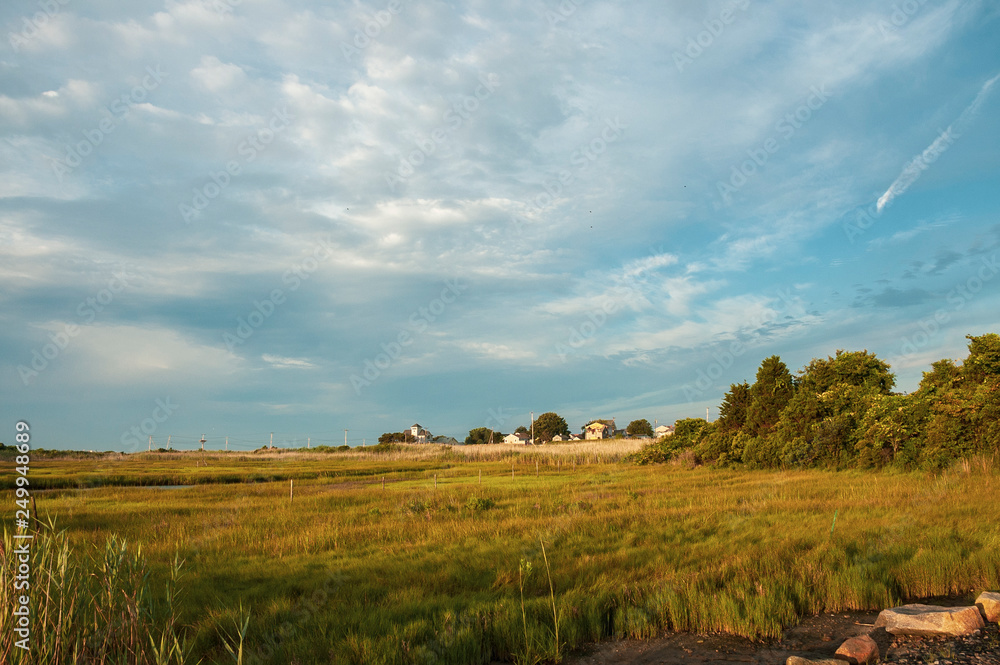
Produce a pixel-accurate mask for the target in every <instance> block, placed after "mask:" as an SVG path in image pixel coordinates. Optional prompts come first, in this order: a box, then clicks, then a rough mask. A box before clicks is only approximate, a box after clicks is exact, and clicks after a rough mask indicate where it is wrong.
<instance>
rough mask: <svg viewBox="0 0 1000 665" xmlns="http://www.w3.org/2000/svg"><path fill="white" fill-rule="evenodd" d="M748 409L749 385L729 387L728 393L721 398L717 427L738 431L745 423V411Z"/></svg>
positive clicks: (736, 384) (740, 384)
mask: <svg viewBox="0 0 1000 665" xmlns="http://www.w3.org/2000/svg"><path fill="white" fill-rule="evenodd" d="M749 408H750V384H748V383H747V382H746V381H744V382H743V383H734V384H732V385H730V386H729V392H727V393H726V395H725V397H723V398H722V404H720V405H719V420H718V423H719V427H720V428H721V429H722V430H726V431H733V430H738V429H740V428H741V427H743V425H745V424H746V422H747V410H748V409H749Z"/></svg>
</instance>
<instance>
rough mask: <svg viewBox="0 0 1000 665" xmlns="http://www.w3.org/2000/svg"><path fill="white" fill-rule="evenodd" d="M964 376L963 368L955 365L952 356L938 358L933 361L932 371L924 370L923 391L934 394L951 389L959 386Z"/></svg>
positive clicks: (921, 384)
mask: <svg viewBox="0 0 1000 665" xmlns="http://www.w3.org/2000/svg"><path fill="white" fill-rule="evenodd" d="M961 378H962V368H960V367H958V366H957V365H955V361H954V360H952V359H950V358H945V359H944V360H938V361H937V362H935V363H931V371H929V372H924V376H923V378H922V379H920V388H919V391H920V392H921V393H926V394H933V393H939V392H944V391H948V390H951V389H953V388H956V387H958V383H959V381H960V380H961Z"/></svg>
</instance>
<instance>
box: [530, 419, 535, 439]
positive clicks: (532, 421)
mask: <svg viewBox="0 0 1000 665" xmlns="http://www.w3.org/2000/svg"><path fill="white" fill-rule="evenodd" d="M531 445H535V412H534V411H532V412H531Z"/></svg>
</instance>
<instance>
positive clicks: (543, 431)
mask: <svg viewBox="0 0 1000 665" xmlns="http://www.w3.org/2000/svg"><path fill="white" fill-rule="evenodd" d="M556 434H560V435H562V436H569V426H568V425H566V420H565V419H563V418H562V417H561V416H560V415H559V414H557V413H552V412H551V411H549V412H547V413H543V414H542V415H540V416H538V419H537V420H535V442H536V443H548V442H549V441H551V440H552V437H554V436H555V435H556Z"/></svg>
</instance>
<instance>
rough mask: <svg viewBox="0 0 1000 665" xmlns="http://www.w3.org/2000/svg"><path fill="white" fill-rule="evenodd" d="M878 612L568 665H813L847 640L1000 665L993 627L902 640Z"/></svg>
mask: <svg viewBox="0 0 1000 665" xmlns="http://www.w3.org/2000/svg"><path fill="white" fill-rule="evenodd" d="M876 617H878V612H847V613H840V614H822V615H819V616H813V617H808V618H806V619H804V620H803V621H802V622H801V623H800V624H799V625H797V626H794V627H792V628H789V629H787V630H785V632H784V634H783V635H782V637H781V639H779V640H776V641H773V642H765V643H761V642H753V641H751V640H748V639H745V638H742V637H735V636H733V635H722V634H699V633H668V634H666V635H664V636H663V637H660V638H657V639H652V640H616V641H613V642H604V643H601V644H596V645H591V646H589V647H586V648H584V649H583V650H581V651H580V652H578V653H577V654H576V655H575V656H574V657H572V658H570V659H569V660H567V661H566V662H567V663H568V665H654V664H656V665H659V664H666V665H674V664H680V663H684V664H691V663H693V664H698V663H770V664H773V665H782V664H783V663H784V662H785V661H786V659H787V658H788V657H789V656H802V657H804V658H809V659H811V660H819V659H823V658H833V657H834V653H835V652H836V651H837V649H838V648H839V647H840V645H841V644H843V642H844V641H845V640H847V639H848V638H851V637H855V636H857V635H865V634H871V636H872V638H873V639H874V640H875V641H876V642H877V643H878V645H879V652H880V653H881V654H882V662H894V663H914V664H915V663H927V664H933V663H938V664H939V665H948V664H949V663H950V664H953V665H958V664H959V663H972V664H976V665H1000V634H998V630H997V624H995V623H994V624H990V625H989V626H988V627H987V630H986V631H984V633H983V634H982V635H979V636H975V637H971V636H970V637H965V638H949V639H942V638H896V637H893V636H892V635H890V634H888V633H886V632H885V630H884V629H881V628H880V629H878V630H877V631H875V630H874V628H873V624H874V623H875V619H876Z"/></svg>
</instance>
